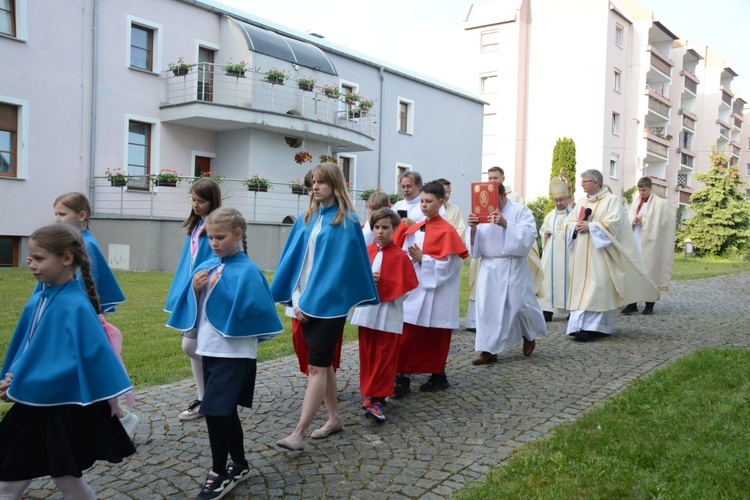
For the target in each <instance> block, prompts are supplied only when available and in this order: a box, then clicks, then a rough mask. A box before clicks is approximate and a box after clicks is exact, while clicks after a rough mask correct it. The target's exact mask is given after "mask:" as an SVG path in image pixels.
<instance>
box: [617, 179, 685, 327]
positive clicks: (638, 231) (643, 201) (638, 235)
mask: <svg viewBox="0 0 750 500" xmlns="http://www.w3.org/2000/svg"><path fill="white" fill-rule="evenodd" d="M652 185H653V183H652V181H651V179H650V178H648V177H641V178H640V179H638V183H637V187H638V194H636V195H635V199H634V200H633V203H632V204H631V205H630V209H629V210H628V219H629V220H630V224H631V225H632V227H633V236H635V243H636V245H637V246H638V249H639V250H640V251H641V256H642V257H643V263H644V264H646V269H648V272H649V274H650V275H651V279H653V280H654V283H656V286H657V287H658V288H659V290H661V291H663V292H666V291H668V290H669V281H670V280H671V279H672V264H673V263H674V238H675V232H676V230H677V207H675V206H674V205H672V204H671V203H669V202H668V201H667V200H665V199H663V198H660V197H659V196H657V195H655V194H654V193H653V192H652ZM620 312H621V313H622V314H630V313H634V312H638V303H637V302H633V303H632V304H629V305H627V306H626V307H625V308H624V309H623V310H622V311H620ZM653 313H654V302H646V307H644V309H643V314H653Z"/></svg>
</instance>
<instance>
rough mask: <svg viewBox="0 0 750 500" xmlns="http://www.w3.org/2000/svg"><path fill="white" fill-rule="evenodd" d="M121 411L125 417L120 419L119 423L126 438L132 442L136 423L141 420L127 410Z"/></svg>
mask: <svg viewBox="0 0 750 500" xmlns="http://www.w3.org/2000/svg"><path fill="white" fill-rule="evenodd" d="M122 411H124V412H125V416H124V417H122V418H121V419H120V423H121V424H122V426H123V427H124V428H125V432H127V433H128V436H129V437H130V439H131V440H132V439H133V437H134V436H135V429H136V428H137V427H138V422H140V420H141V419H140V418H138V417H137V416H136V415H134V414H133V413H131V412H129V411H128V410H125V409H123V410H122Z"/></svg>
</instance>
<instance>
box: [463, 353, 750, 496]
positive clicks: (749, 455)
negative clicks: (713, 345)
mask: <svg viewBox="0 0 750 500" xmlns="http://www.w3.org/2000/svg"><path fill="white" fill-rule="evenodd" d="M748 428H750V351H748V350H746V349H734V350H728V349H706V350H703V351H699V352H697V353H695V354H693V355H691V356H687V357H685V358H682V359H680V360H678V361H677V362H675V363H674V364H672V365H670V366H669V367H668V368H665V369H662V370H659V371H657V372H656V373H654V374H652V375H651V376H649V377H647V378H646V379H642V380H638V381H636V382H635V383H634V384H633V385H632V386H631V387H629V388H628V389H626V390H625V391H624V392H623V393H621V394H619V395H617V396H614V397H612V398H611V399H609V400H608V401H607V402H605V404H604V405H602V406H598V407H596V408H594V409H592V410H591V411H590V412H588V413H586V414H585V415H584V416H583V417H582V418H580V419H579V420H577V421H576V422H574V423H571V424H568V425H564V426H561V427H559V428H558V429H557V430H556V431H555V433H554V435H553V436H552V437H551V438H549V439H546V440H540V441H535V442H532V443H530V444H528V445H526V446H524V447H523V448H521V449H519V450H518V451H516V452H515V453H513V454H512V455H511V458H510V459H509V460H508V462H507V464H505V465H503V466H500V467H497V468H496V469H495V470H494V471H493V472H492V473H491V474H489V475H488V476H487V477H486V478H484V479H483V480H481V481H480V482H479V483H478V484H477V483H474V484H471V485H468V486H467V487H465V488H464V489H463V491H461V493H460V494H459V495H457V497H458V498H461V499H467V500H468V499H475V498H493V499H494V498H560V499H563V498H564V499H569V498H573V499H589V498H680V499H682V498H684V499H694V498H695V499H698V498H701V499H702V498H747V495H748V492H750V448H749V447H748V440H747V432H748Z"/></svg>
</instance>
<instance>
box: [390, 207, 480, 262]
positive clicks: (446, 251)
mask: <svg viewBox="0 0 750 500" xmlns="http://www.w3.org/2000/svg"><path fill="white" fill-rule="evenodd" d="M422 226H425V235H424V248H422V252H424V253H425V254H426V255H429V256H430V257H432V258H433V259H442V258H443V257H446V256H448V255H453V254H456V255H458V256H460V257H461V258H462V259H465V258H466V257H468V256H469V251H468V250H467V249H466V245H464V242H463V241H461V237H460V236H459V235H458V232H457V231H456V228H455V227H453V226H452V225H451V223H450V222H448V221H447V220H445V219H443V218H442V217H441V216H439V215H437V216H435V217H433V218H432V219H429V220H426V221H422V222H419V223H417V224H414V225H413V226H411V227H410V228H409V229H408V230H407V231H406V234H414V233H416V232H417V231H419V230H420V228H421V227H422ZM402 246H403V243H402Z"/></svg>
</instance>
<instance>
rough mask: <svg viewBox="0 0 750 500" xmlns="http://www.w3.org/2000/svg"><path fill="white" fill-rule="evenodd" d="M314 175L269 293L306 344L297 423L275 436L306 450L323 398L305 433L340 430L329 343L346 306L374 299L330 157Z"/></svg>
mask: <svg viewBox="0 0 750 500" xmlns="http://www.w3.org/2000/svg"><path fill="white" fill-rule="evenodd" d="M312 176H313V187H312V193H313V195H312V197H311V198H310V205H309V207H308V209H307V211H306V212H305V213H304V214H303V215H302V216H300V217H298V218H297V220H296V221H295V222H294V226H292V231H291V233H290V234H289V238H288V239H287V242H286V245H285V246H284V250H283V251H282V253H281V258H280V259H279V265H278V267H277V269H276V274H275V275H274V278H273V281H272V283H271V292H272V293H273V298H274V300H276V301H277V302H280V303H281V304H284V305H286V306H289V307H292V308H293V309H294V315H295V317H296V318H297V320H298V321H299V322H300V323H301V324H302V333H303V335H304V338H305V343H306V344H307V348H308V360H307V361H308V370H309V377H308V379H307V389H306V390H305V399H304V401H303V402H302V414H301V416H300V419H299V423H298V424H297V427H296V428H295V429H294V432H292V433H291V434H290V435H289V436H288V437H286V438H284V439H281V440H279V441H278V442H277V443H276V444H277V445H278V446H280V447H282V448H286V449H288V450H294V451H299V450H302V449H304V447H305V439H306V438H307V433H308V429H309V428H310V424H311V423H312V421H313V419H314V418H315V415H316V413H317V412H318V409H319V408H320V404H321V401H322V402H323V403H324V404H325V406H326V410H327V412H328V420H327V421H326V423H325V424H324V425H323V427H321V428H320V429H317V430H315V431H313V433H312V434H311V435H310V437H312V438H313V439H322V438H326V437H328V436H329V435H330V434H333V433H335V432H339V431H341V430H343V428H344V425H343V422H342V421H341V418H340V416H339V410H338V403H337V401H336V373H335V372H334V370H333V367H332V363H333V352H334V347H335V345H336V342H337V340H338V337H339V334H340V333H341V329H342V328H343V326H344V322H345V321H346V315H347V314H348V312H349V310H350V309H351V308H352V307H354V306H356V305H370V304H379V303H380V302H379V300H378V292H377V289H376V288H375V282H374V280H373V277H372V271H371V270H370V259H369V257H368V256H367V249H366V247H365V240H364V237H363V236H362V229H361V227H360V224H359V221H358V220H357V216H356V214H355V213H354V210H353V204H352V201H351V199H350V198H349V193H348V191H347V189H346V181H345V179H344V174H343V173H342V171H341V169H340V168H339V166H338V165H336V164H335V163H323V164H321V165H318V166H317V167H315V168H313V169H312Z"/></svg>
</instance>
